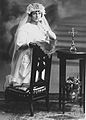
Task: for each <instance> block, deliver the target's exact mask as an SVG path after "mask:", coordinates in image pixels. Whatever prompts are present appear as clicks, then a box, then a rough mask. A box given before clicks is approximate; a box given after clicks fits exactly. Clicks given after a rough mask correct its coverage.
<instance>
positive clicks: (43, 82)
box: [29, 44, 52, 97]
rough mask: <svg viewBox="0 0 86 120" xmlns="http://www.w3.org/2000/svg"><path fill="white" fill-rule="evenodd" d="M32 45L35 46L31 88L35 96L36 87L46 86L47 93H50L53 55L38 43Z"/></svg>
mask: <svg viewBox="0 0 86 120" xmlns="http://www.w3.org/2000/svg"><path fill="white" fill-rule="evenodd" d="M30 47H31V48H33V49H32V50H33V52H32V68H31V81H30V88H29V90H30V92H31V95H32V97H33V93H34V89H35V88H36V89H37V88H38V89H39V88H42V87H45V89H46V93H49V83H50V71H51V59H52V55H48V54H46V53H45V52H44V51H43V50H42V49H41V48H40V47H39V46H38V45H37V44H35V45H34V44H30ZM41 90H42V89H41Z"/></svg>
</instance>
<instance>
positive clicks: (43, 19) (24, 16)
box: [11, 13, 51, 74]
mask: <svg viewBox="0 0 86 120" xmlns="http://www.w3.org/2000/svg"><path fill="white" fill-rule="evenodd" d="M30 20H31V18H30V17H29V15H28V14H27V13H25V14H23V16H22V17H21V20H20V22H19V25H18V28H17V30H16V33H15V36H14V50H13V55H12V62H11V74H12V73H13V71H14V61H15V59H14V56H15V53H16V51H17V50H18V46H17V35H18V33H19V29H20V28H21V27H22V26H23V25H24V24H26V23H27V22H30ZM42 22H43V23H44V24H45V26H46V28H48V29H51V28H50V26H49V24H48V22H47V20H46V18H45V16H44V15H43V17H42Z"/></svg>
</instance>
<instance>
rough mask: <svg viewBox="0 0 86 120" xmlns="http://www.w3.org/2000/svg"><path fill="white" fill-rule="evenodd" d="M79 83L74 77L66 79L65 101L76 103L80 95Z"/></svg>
mask: <svg viewBox="0 0 86 120" xmlns="http://www.w3.org/2000/svg"><path fill="white" fill-rule="evenodd" d="M80 88H81V83H80V79H79V78H76V77H68V78H67V80H66V84H65V90H66V95H67V99H68V100H71V101H77V100H78V98H79V95H80Z"/></svg>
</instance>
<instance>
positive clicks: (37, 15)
mask: <svg viewBox="0 0 86 120" xmlns="http://www.w3.org/2000/svg"><path fill="white" fill-rule="evenodd" d="M41 17H42V13H41V12H40V11H34V12H32V20H33V21H35V22H38V21H39V20H40V19H41Z"/></svg>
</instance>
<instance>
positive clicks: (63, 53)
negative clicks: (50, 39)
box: [56, 49, 86, 114]
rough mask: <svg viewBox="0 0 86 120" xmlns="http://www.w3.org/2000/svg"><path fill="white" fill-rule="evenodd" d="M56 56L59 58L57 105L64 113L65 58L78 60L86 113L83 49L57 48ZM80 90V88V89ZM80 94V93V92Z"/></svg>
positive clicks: (85, 52) (84, 55) (85, 72)
mask: <svg viewBox="0 0 86 120" xmlns="http://www.w3.org/2000/svg"><path fill="white" fill-rule="evenodd" d="M56 53H57V58H59V67H60V68H59V69H60V70H59V107H60V108H61V105H62V111H63V113H64V111H65V110H64V108H65V82H66V60H79V73H80V80H81V83H83V84H82V89H83V101H82V103H83V108H84V109H83V110H84V113H85V114H86V110H85V109H86V104H85V102H86V95H85V93H86V82H85V81H86V51H85V50H77V52H70V50H69V49H59V50H57V51H56ZM81 92H82V90H81ZM81 95H82V93H81Z"/></svg>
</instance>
